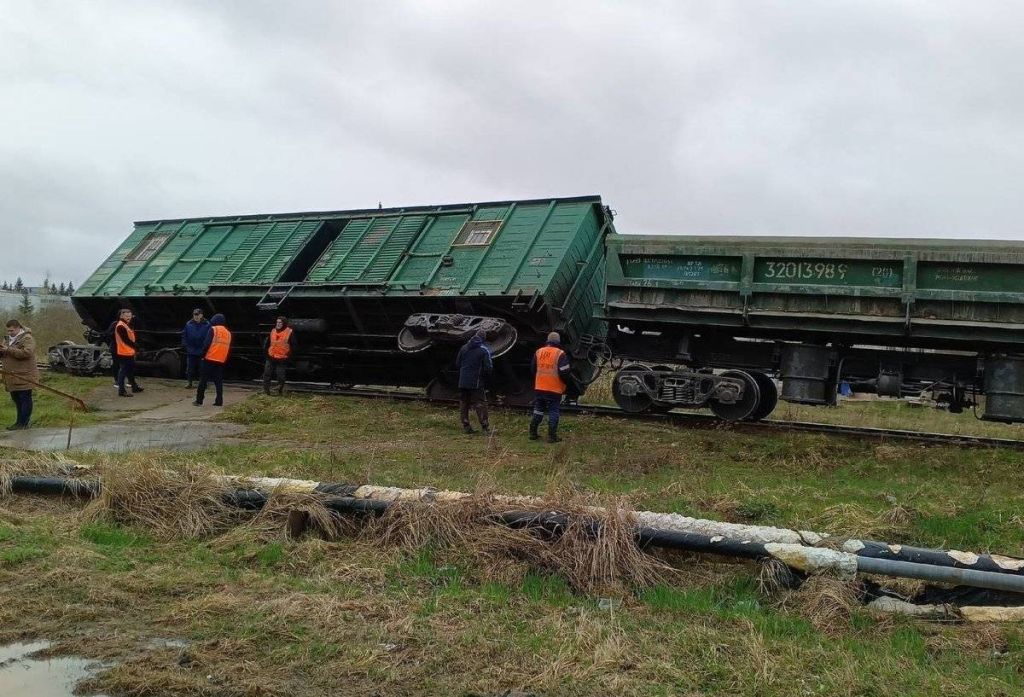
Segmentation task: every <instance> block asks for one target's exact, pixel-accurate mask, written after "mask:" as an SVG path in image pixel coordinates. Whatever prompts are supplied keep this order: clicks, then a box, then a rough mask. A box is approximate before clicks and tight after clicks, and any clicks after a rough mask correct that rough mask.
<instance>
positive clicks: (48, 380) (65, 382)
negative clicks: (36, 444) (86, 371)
mask: <svg viewBox="0 0 1024 697" xmlns="http://www.w3.org/2000/svg"><path fill="white" fill-rule="evenodd" d="M108 382H109V378H98V377H97V378H79V377H74V376H71V375H64V374H60V373H44V374H43V376H42V383H43V384H44V385H47V386H48V387H52V388H54V389H56V390H60V391H61V392H64V393H67V394H70V395H72V396H74V397H78V398H79V399H83V400H85V399H86V397H87V396H88V395H89V393H90V392H91V391H92V390H93V389H94V388H96V387H97V386H99V385H105V384H107V383H108ZM33 402H34V408H33V410H32V425H33V426H36V427H40V428H46V427H61V426H63V427H67V425H68V423H69V419H71V418H73V419H74V425H75V426H85V425H88V424H92V423H97V422H98V421H102V420H104V419H105V418H107V417H106V416H105V415H103V414H102V413H97V412H95V411H88V412H82V411H78V410H76V411H75V412H74V415H73V416H72V414H71V409H72V406H71V405H72V403H71V402H70V401H69V400H68V399H67V398H65V397H62V396H60V395H57V394H54V393H52V392H49V391H47V390H44V389H42V388H36V389H35V390H33ZM86 404H87V406H88V402H87V403H86ZM14 419H15V413H14V403H13V402H11V400H10V397H9V395H8V394H6V393H4V394H3V395H0V427H3V426H8V425H10V424H13V423H14Z"/></svg>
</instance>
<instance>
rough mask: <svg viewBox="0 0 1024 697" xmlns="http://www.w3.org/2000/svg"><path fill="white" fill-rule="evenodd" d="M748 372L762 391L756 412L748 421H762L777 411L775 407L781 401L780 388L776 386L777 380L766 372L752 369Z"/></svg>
mask: <svg viewBox="0 0 1024 697" xmlns="http://www.w3.org/2000/svg"><path fill="white" fill-rule="evenodd" d="M748 374H749V375H750V377H752V378H754V382H756V383H757V388H758V389H759V390H760V391H761V398H760V399H759V400H758V402H757V407H756V408H755V409H754V413H753V414H751V415H750V416H748V417H747V421H760V420H761V419H764V418H766V417H767V416H768V415H769V414H771V413H772V412H773V411H775V407H776V406H777V405H778V403H779V388H778V387H776V386H775V381H774V380H772V379H771V378H770V377H768V376H767V375H765V374H764V373H758V372H756V371H753V370H751V371H749V373H748Z"/></svg>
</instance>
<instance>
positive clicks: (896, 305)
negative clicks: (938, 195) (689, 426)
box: [604, 235, 1024, 421]
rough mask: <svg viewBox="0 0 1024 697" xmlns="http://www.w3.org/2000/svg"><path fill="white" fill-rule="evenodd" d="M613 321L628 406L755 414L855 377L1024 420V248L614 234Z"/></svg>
mask: <svg viewBox="0 0 1024 697" xmlns="http://www.w3.org/2000/svg"><path fill="white" fill-rule="evenodd" d="M604 316H605V317H606V319H607V320H608V321H609V323H610V326H611V338H610V343H611V344H612V346H613V348H614V349H615V351H616V353H617V354H619V355H621V356H624V357H627V358H630V359H633V362H632V363H630V364H629V365H627V366H625V367H624V368H623V370H622V371H621V372H620V373H619V374H618V377H617V378H616V380H615V382H614V384H613V389H614V392H615V395H616V399H617V400H618V401H619V403H620V405H622V406H623V407H624V408H627V409H630V410H633V411H641V410H646V409H650V408H655V409H656V408H671V407H674V406H691V407H694V406H710V407H711V408H712V409H713V410H715V411H716V412H717V413H719V414H720V415H721V416H723V417H725V418H731V419H744V418H746V419H757V418H762V417H764V416H766V415H767V414H768V413H770V412H771V410H772V409H773V408H774V406H775V402H776V399H777V398H778V397H781V398H782V399H785V400H788V401H792V402H799V403H805V404H832V403H835V401H836V393H837V391H838V390H839V389H840V386H843V385H845V386H848V387H849V388H850V389H852V390H854V391H870V392H875V393H877V394H879V395H884V396H904V395H908V394H917V393H920V392H921V391H923V390H931V391H932V392H933V393H938V394H939V395H940V396H941V399H942V400H944V401H946V402H947V403H948V404H949V406H950V408H951V409H952V410H953V411H958V410H962V409H963V407H965V406H968V405H971V404H976V403H978V402H979V401H980V400H978V399H976V397H977V396H979V395H982V394H984V395H985V396H986V400H985V410H984V416H985V418H988V419H993V420H1000V421H1024V359H1022V358H1021V356H1024V243H1019V242H999V241H967V240H919V239H902V240H901V239H850V238H797V237H790V238H768V237H684V236H659V237H655V236H650V237H647V236H644V237H641V236H631V235H612V236H610V237H609V238H608V253H607V294H606V298H605V305H604ZM723 369H724V371H723ZM773 376H775V377H778V378H780V379H781V384H782V392H781V395H780V394H778V393H777V389H776V384H775V383H774V381H773V380H772V379H771V377H773Z"/></svg>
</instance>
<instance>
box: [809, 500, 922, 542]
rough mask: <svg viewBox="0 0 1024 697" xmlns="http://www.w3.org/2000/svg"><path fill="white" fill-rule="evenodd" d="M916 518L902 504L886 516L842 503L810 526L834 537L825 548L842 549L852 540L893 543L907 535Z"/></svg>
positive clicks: (815, 519) (821, 514) (817, 517)
mask: <svg viewBox="0 0 1024 697" xmlns="http://www.w3.org/2000/svg"><path fill="white" fill-rule="evenodd" d="M913 516H914V513H913V511H912V510H911V509H909V508H905V507H903V506H901V505H899V504H894V505H893V506H892V507H891V508H890V509H888V510H885V511H883V512H882V513H872V512H871V511H869V510H867V509H866V508H864V507H863V506H861V505H859V504H855V503H842V504H838V505H835V506H830V507H829V508H826V509H825V510H824V511H822V512H821V513H820V514H819V515H818V516H816V517H815V518H814V519H812V520H811V521H810V524H811V529H813V530H818V531H822V532H827V533H829V534H830V535H832V536H833V538H831V539H830V540H827V541H826V542H825V543H823V544H824V546H834V545H841V544H842V540H843V539H844V538H848V537H855V538H860V539H873V540H883V541H887V542H893V541H896V539H897V538H902V537H903V536H904V535H905V533H906V529H907V526H908V525H909V524H910V522H911V521H912V520H913Z"/></svg>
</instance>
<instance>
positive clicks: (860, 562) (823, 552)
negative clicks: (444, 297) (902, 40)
mask: <svg viewBox="0 0 1024 697" xmlns="http://www.w3.org/2000/svg"><path fill="white" fill-rule="evenodd" d="M11 487H12V489H13V490H14V491H19V492H26V493H44V494H59V495H63V494H71V495H87V496H95V495H97V494H99V492H100V488H101V484H100V482H99V481H97V480H79V479H71V478H58V477H26V476H19V477H12V478H11ZM313 488H314V489H316V488H317V487H316V486H314V487H313ZM362 488H363V487H358V488H357V489H356V491H359V489H362ZM343 489H344V486H342V487H339V490H343ZM268 499H269V495H268V494H267V493H264V492H261V491H254V490H251V489H239V490H235V491H232V492H230V493H228V494H227V495H226V497H225V500H226V501H227V502H228V503H231V504H232V505H236V506H239V507H242V508H248V509H258V508H261V507H262V506H263V505H265V504H266V502H267V501H268ZM394 500H403V499H394ZM394 500H392V501H387V500H379V499H372V498H359V497H356V496H337V495H329V496H327V497H326V498H325V500H324V505H325V506H326V507H327V508H329V509H331V510H334V511H337V512H352V511H355V512H364V513H373V514H379V513H383V512H384V511H386V510H387V509H388V508H389V506H390V505H391V504H392V503H393V501H394ZM417 500H420V501H422V500H423V499H417ZM497 517H498V518H499V519H500V520H501V522H502V523H504V524H506V525H513V526H519V527H522V526H530V525H535V526H541V527H545V528H548V529H552V530H555V531H557V529H558V528H564V527H565V525H567V523H568V518H567V516H566V515H565V514H563V513H557V512H553V511H552V512H540V513H538V512H531V511H510V512H507V513H503V514H499V515H498V516H497ZM585 524H587V525H590V526H592V528H593V530H595V531H596V530H597V529H598V527H599V526H600V522H599V521H596V520H591V521H586V522H585ZM636 537H637V542H638V543H639V544H640V545H644V546H654V547H663V548H668V549H678V550H683V551H691V552H706V553H713V554H723V555H726V556H734V557H742V558H746V559H762V558H769V557H771V558H775V559H778V560H779V561H782V562H783V563H785V564H786V565H787V566H789V567H792V568H795V569H798V570H800V571H803V572H806V573H819V572H823V571H830V572H833V573H836V574H837V575H838V576H839V577H840V578H852V577H853V575H854V574H856V573H857V572H862V573H871V574H878V575H881V576H892V577H896V578H917V579H922V580H926V581H931V582H935V583H949V584H960V585H969V586H974V587H976V588H988V589H991V590H1001V591H1010V592H1014V593H1024V576H1021V575H1017V574H1007V573H1005V571H1001V572H995V571H978V570H975V569H964V568H953V567H949V566H938V565H932V564H929V563H915V562H908V561H898V560H892V559H879V558H871V557H858V556H857V555H856V554H852V553H850V552H841V551H836V550H832V549H826V548H820V547H807V546H804V545H801V544H788V543H775V542H769V543H761V542H754V541H749V540H737V539H731V538H728V537H726V536H720V535H714V536H712V535H704V534H700V533H693V532H681V531H678V530H665V529H660V528H651V527H648V526H643V525H641V526H640V527H639V528H638V529H637V532H636ZM865 548H866V547H865ZM911 549H915V548H911ZM924 551H926V552H931V551H933V550H924Z"/></svg>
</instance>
